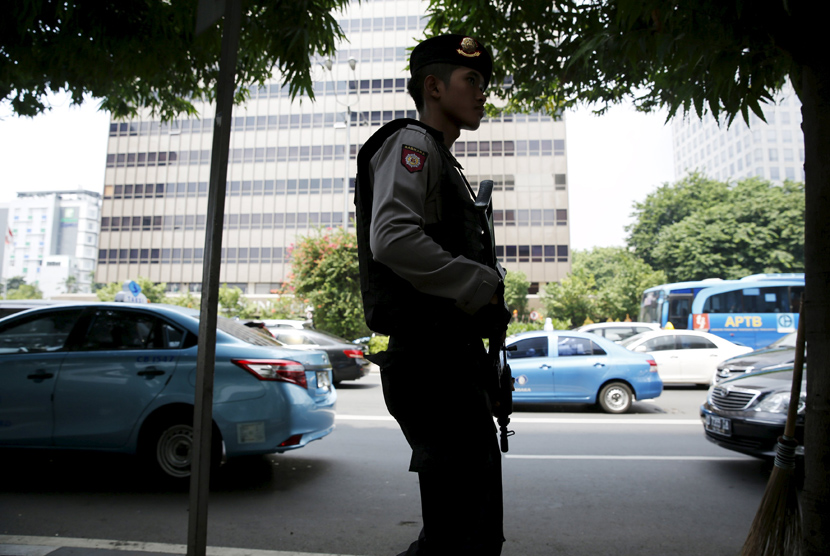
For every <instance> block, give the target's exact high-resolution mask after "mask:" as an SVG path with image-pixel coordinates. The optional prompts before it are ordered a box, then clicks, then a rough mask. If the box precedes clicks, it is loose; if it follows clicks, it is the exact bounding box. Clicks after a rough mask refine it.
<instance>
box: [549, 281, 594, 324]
mask: <svg viewBox="0 0 830 556" xmlns="http://www.w3.org/2000/svg"><path fill="white" fill-rule="evenodd" d="M541 297H542V305H544V307H545V313H546V315H547V316H549V317H551V318H556V319H559V320H564V321H568V322H569V323H570V328H576V327H577V326H582V325H583V324H585V321H586V320H587V319H591V320H593V319H594V318H595V317H596V280H594V275H593V274H591V273H590V272H588V271H587V270H586V269H584V268H581V269H580V268H574V269H572V270H571V272H570V274H568V275H567V276H565V277H564V278H563V279H562V281H561V282H559V283H556V282H552V283H550V284H547V285H546V286H545V289H544V292H543V293H542V296H541Z"/></svg>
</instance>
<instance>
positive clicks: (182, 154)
mask: <svg viewBox="0 0 830 556" xmlns="http://www.w3.org/2000/svg"><path fill="white" fill-rule="evenodd" d="M360 147H362V145H351V149H350V155H351V156H350V158H351V159H352V160H354V159H355V157H356V156H357V152H358V151H359V150H360ZM345 152H346V147H345V145H310V146H298V147H257V148H245V149H231V150H230V153H229V160H228V162H229V163H230V164H241V163H253V162H300V161H302V162H311V161H323V160H343V158H344V156H345ZM453 153H454V154H455V155H456V156H458V157H470V158H472V157H501V156H551V155H553V156H565V140H564V139H531V140H522V141H456V142H455V144H454V145H453ZM210 158H211V157H210V150H202V151H168V152H149V153H119V154H108V155H107V168H136V167H137V168H144V167H158V166H185V165H208V164H210Z"/></svg>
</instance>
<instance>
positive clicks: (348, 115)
mask: <svg viewBox="0 0 830 556" xmlns="http://www.w3.org/2000/svg"><path fill="white" fill-rule="evenodd" d="M332 66H333V64H332V61H331V58H327V59H326V61H325V62H324V63H323V67H324V68H325V69H326V70H328V75H329V80H331V82H332V83H333V84H334V100H335V102H337V104H339V105H341V106H343V107H345V109H346V110H345V112H344V114H343V116H344V118H343V123H340V122H337V123H335V124H334V129H345V130H346V156H345V159H346V164H345V165H346V174H345V179H344V180H343V229H344V230H348V229H349V177H350V173H349V170H350V162H351V150H352V143H351V128H352V106H356V105H357V103H358V102H360V84H359V83H358V82H357V72H355V67H356V66H357V60H355V59H354V58H349V68H351V70H352V73H353V74H354V83H355V98H354V101H353V102H349V92H348V90H347V91H346V102H343V101H341V100H340V95H338V94H337V84H336V83H334V78H333V76H332V74H333V73H334V72H333V71H332Z"/></svg>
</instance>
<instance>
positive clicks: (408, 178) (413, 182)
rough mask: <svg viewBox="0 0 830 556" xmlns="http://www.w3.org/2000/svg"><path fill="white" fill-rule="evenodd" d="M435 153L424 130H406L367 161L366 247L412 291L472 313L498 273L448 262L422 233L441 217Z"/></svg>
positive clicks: (457, 259) (464, 260) (488, 294)
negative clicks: (368, 218)
mask: <svg viewBox="0 0 830 556" xmlns="http://www.w3.org/2000/svg"><path fill="white" fill-rule="evenodd" d="M438 149H439V147H438V145H437V143H436V140H435V138H434V137H433V136H431V135H430V134H429V133H428V132H427V131H426V130H425V129H424V128H422V127H419V126H415V125H408V126H406V127H404V128H402V129H400V130H399V131H397V132H395V133H394V134H393V135H391V136H390V137H389V138H388V139H387V140H386V142H385V143H384V144H383V146H382V147H381V148H380V149H378V151H377V152H376V153H375V155H374V156H373V157H372V159H371V163H370V170H371V172H372V176H371V181H370V183H371V184H372V221H371V226H370V231H369V246H370V248H371V250H372V253H373V254H374V258H375V260H376V261H378V262H380V263H382V264H384V265H386V266H388V267H389V268H390V269H392V270H393V271H394V272H395V273H396V274H398V275H399V276H400V277H402V278H403V279H405V280H407V281H408V282H410V283H411V284H412V285H413V286H414V287H415V289H416V290H418V291H421V292H423V293H427V294H431V295H436V296H439V297H444V298H449V299H454V300H455V305H456V306H457V307H458V308H459V309H461V310H462V311H464V312H466V313H469V314H473V313H475V312H476V311H478V310H479V309H481V308H482V307H483V306H484V305H485V304H487V303H488V302H489V301H490V298H491V297H492V296H493V294H494V293H495V292H496V288H497V286H498V283H499V274H498V273H497V272H496V271H495V270H494V269H492V268H490V267H488V266H486V265H482V264H479V263H477V262H475V261H472V260H470V259H468V258H466V257H463V256H459V257H453V256H452V255H451V254H450V253H449V252H448V251H445V250H444V249H443V248H442V247H441V246H440V245H438V244H437V243H436V242H435V241H433V239H432V238H431V237H429V236H428V235H427V234H426V233H425V232H424V226H425V225H427V224H433V223H436V222H439V221H440V218H441V192H440V187H439V182H440V179H441V172H442V167H441V165H442V164H443V159H442V158H441V155H440V153H439V151H438ZM454 171H457V170H454ZM459 179H461V177H460V176H459ZM461 217H462V216H461V215H459V218H461Z"/></svg>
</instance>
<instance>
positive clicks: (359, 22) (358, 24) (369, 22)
mask: <svg viewBox="0 0 830 556" xmlns="http://www.w3.org/2000/svg"><path fill="white" fill-rule="evenodd" d="M425 19H426V18H425V17H424V16H417V15H409V16H407V15H399V16H395V17H363V18H354V19H341V20H338V22H337V23H338V24H339V25H340V28H341V29H342V30H343V32H344V33H359V32H361V31H363V32H379V31H412V30H414V31H420V30H421V29H423V28H424V24H425Z"/></svg>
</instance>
